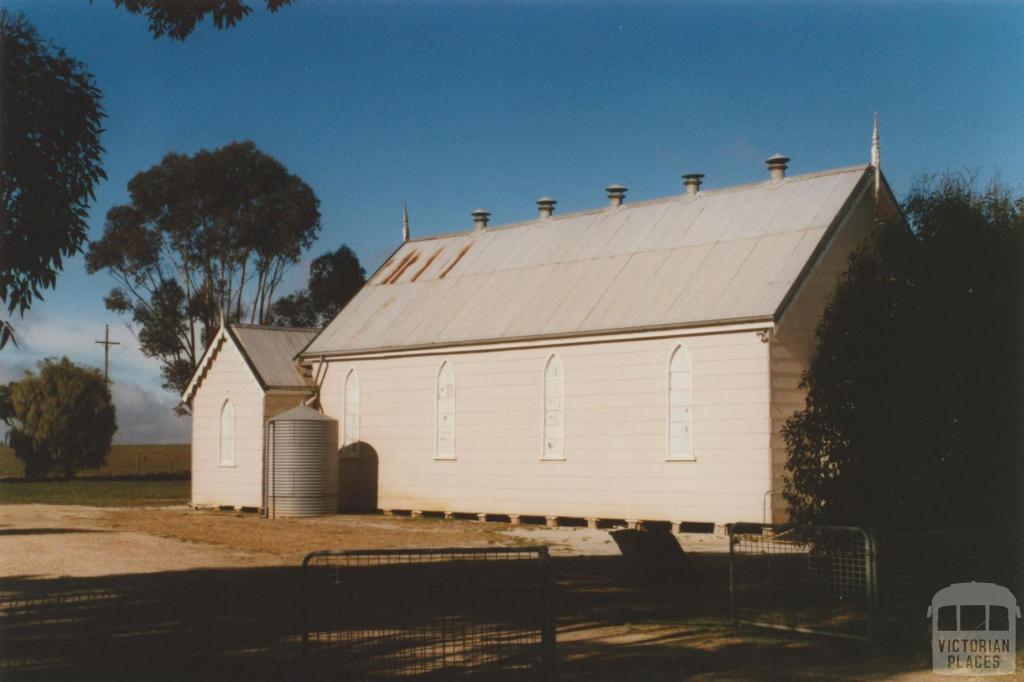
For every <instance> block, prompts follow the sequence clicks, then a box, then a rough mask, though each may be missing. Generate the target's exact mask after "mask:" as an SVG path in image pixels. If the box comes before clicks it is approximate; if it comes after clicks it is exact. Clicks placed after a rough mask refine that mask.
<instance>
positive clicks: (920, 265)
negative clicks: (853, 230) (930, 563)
mask: <svg viewBox="0 0 1024 682" xmlns="http://www.w3.org/2000/svg"><path fill="white" fill-rule="evenodd" d="M903 210H904V213H905V216H906V220H907V222H906V223H903V222H889V223H883V224H878V225H876V227H875V229H874V231H873V233H872V234H871V235H870V236H869V238H868V239H867V240H866V242H865V243H864V244H863V245H862V246H861V247H860V248H859V249H858V250H857V251H856V252H855V253H853V254H852V255H851V257H850V259H849V264H848V270H847V272H846V274H845V275H844V276H843V278H842V279H841V281H840V283H839V285H838V287H837V289H836V290H835V293H834V294H833V297H832V299H831V302H830V303H829V305H828V307H827V309H826V311H825V315H824V319H823V320H822V322H821V324H820V326H819V327H818V330H817V342H818V349H817V354H816V356H815V359H814V360H813V362H812V364H811V366H810V369H809V371H808V372H807V373H806V374H805V376H804V379H803V386H804V388H806V389H807V391H808V395H807V404H806V409H804V410H803V411H801V412H798V413H796V414H795V415H793V416H792V417H791V418H790V419H789V420H788V421H787V423H786V425H785V427H784V429H783V435H784V437H785V439H786V443H787V446H788V448H789V462H788V464H787V481H786V490H785V496H786V499H787V501H788V502H789V504H790V509H791V513H792V514H793V515H794V517H795V519H796V520H797V521H799V522H805V523H829V524H851V525H860V526H876V527H889V528H892V527H905V528H925V527H952V526H957V525H978V524H987V523H998V522H1006V521H1008V520H1009V519H1010V518H1012V514H1013V512H1014V509H1015V496H1016V495H1017V492H1018V491H1017V490H1016V480H1015V473H1016V468H1017V459H1016V458H1017V439H1016V436H1017V434H1016V428H1017V426H1016V425H1017V422H1018V420H1019V419H1020V413H1019V411H1018V409H1019V403H1018V400H1017V391H1016V389H1017V386H1016V380H1017V376H1018V373H1019V368H1020V365H1019V358H1018V355H1017V352H1018V342H1019V338H1018V336H1017V320H1018V315H1019V308H1018V304H1019V300H1018V295H1019V282H1020V280H1019V277H1020V267H1021V261H1020V252H1019V250H1018V248H1019V247H1018V244H1019V243H1020V241H1019V240H1021V239H1022V237H1024V199H1022V198H1021V197H1014V196H1013V195H1012V194H1011V193H1010V192H1009V191H1008V190H1006V189H1005V188H1004V187H1002V186H1000V185H998V184H997V183H993V184H992V185H990V186H989V187H988V188H987V189H985V190H979V189H977V187H976V185H975V184H974V183H973V181H971V180H970V179H969V178H964V177H961V176H953V175H945V176H943V177H941V178H926V179H924V180H922V181H920V182H918V183H917V184H916V185H915V187H914V188H913V189H912V190H911V192H910V194H909V196H908V198H907V199H906V201H905V202H904V205H903ZM908 226H909V229H908Z"/></svg>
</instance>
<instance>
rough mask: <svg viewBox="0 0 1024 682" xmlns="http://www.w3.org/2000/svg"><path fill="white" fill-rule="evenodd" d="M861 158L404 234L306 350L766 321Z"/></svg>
mask: <svg viewBox="0 0 1024 682" xmlns="http://www.w3.org/2000/svg"><path fill="white" fill-rule="evenodd" d="M870 170H872V169H871V167H870V166H852V167H849V168H841V169H838V170H832V171H826V172H821V173H812V174H809V175H800V176H791V177H788V178H785V179H783V180H778V181H772V180H768V181H765V182H758V183H754V184H750V185H742V186H738V187H731V188H724V189H719V190H709V191H702V192H699V193H698V194H696V195H685V194H684V195H680V196H673V197H669V198H666V199H659V200H654V201H645V202H638V203H631V204H630V203H627V204H625V205H623V206H620V207H608V208H602V209H599V210H593V211H586V212H582V213H576V214H571V215H565V216H560V217H559V216H556V217H553V218H547V219H536V220H530V221H527V222H522V223H517V224H513V225H508V226H502V227H494V228H486V229H482V230H471V231H468V232H460V233H455V234H449V235H442V236H438V237H431V238H427V239H420V240H414V241H410V242H407V243H405V244H403V245H402V246H401V247H400V248H399V249H398V250H397V251H396V252H395V253H394V254H393V255H392V257H391V258H390V259H389V260H388V261H387V262H386V263H385V264H384V265H383V266H381V268H380V269H379V270H378V271H377V272H376V273H375V274H374V276H373V277H372V278H371V279H370V280H369V281H368V282H367V284H366V286H364V287H363V289H362V290H361V291H360V292H359V294H357V295H356V297H355V298H354V299H353V300H352V301H351V302H349V304H348V305H347V306H345V308H344V309H343V310H342V311H341V313H339V314H338V316H337V317H336V318H335V319H334V320H333V321H332V322H331V323H330V324H329V325H328V326H327V327H326V328H325V329H324V331H323V332H322V333H321V334H320V335H319V336H317V337H316V339H315V340H314V341H313V343H311V344H310V345H309V347H308V348H306V349H305V351H303V353H302V354H303V355H304V356H315V355H320V354H333V353H338V354H342V353H346V352H367V351H374V350H391V349H403V348H417V347H431V346H443V345H451V344H457V343H466V342H485V341H506V340H513V339H516V340H518V339H529V338H543V337H557V336H562V335H576V334H590V333H594V334H598V333H610V332H620V331H630V330H636V329H650V328H666V327H674V326H687V325H693V324H717V323H726V322H733V321H752V320H772V319H775V318H776V317H777V316H778V315H779V314H781V311H782V309H783V308H784V307H785V304H786V302H787V301H788V299H789V298H790V296H791V292H792V291H794V290H795V288H796V287H797V286H798V285H799V283H800V280H801V278H802V277H803V276H804V274H805V273H806V271H807V270H808V269H809V267H810V265H811V264H812V263H813V262H814V259H815V258H816V256H817V254H818V253H819V252H820V250H821V249H822V248H823V245H824V243H825V241H826V237H827V234H828V233H829V231H830V228H833V227H834V226H836V225H838V223H839V222H840V221H841V219H842V217H843V216H845V215H846V214H847V213H848V211H849V210H850V208H851V207H852V204H853V202H854V200H855V199H856V197H857V196H859V195H860V192H861V191H862V190H866V188H867V186H868V185H869V184H870V183H869V182H868V179H869V178H870V177H871V174H870V173H869V171H870Z"/></svg>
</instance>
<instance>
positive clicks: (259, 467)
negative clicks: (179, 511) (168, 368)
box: [192, 340, 263, 507]
mask: <svg viewBox="0 0 1024 682" xmlns="http://www.w3.org/2000/svg"><path fill="white" fill-rule="evenodd" d="M227 399H230V400H231V403H232V405H233V406H234V411H235V433H234V441H235V458H234V459H235V461H234V464H233V465H231V466H224V465H221V464H219V459H218V455H219V451H220V414H221V406H222V405H223V404H224V401H225V400H227ZM262 476H263V391H262V390H261V389H260V386H259V384H258V383H257V382H256V378H255V377H254V376H253V375H252V371H251V370H250V369H249V367H248V366H247V365H246V364H245V360H244V359H243V358H242V356H241V355H240V354H239V352H238V349H237V348H235V346H234V344H233V343H232V342H231V341H230V340H224V341H223V342H222V343H221V345H220V348H218V349H217V351H216V355H215V356H214V357H213V361H212V362H211V363H210V367H209V370H208V371H207V374H206V376H205V377H203V379H202V383H201V384H200V386H199V388H198V389H197V390H196V395H195V398H194V399H193V401H192V504H193V505H196V506H233V507H260V506H262V501H261V497H262Z"/></svg>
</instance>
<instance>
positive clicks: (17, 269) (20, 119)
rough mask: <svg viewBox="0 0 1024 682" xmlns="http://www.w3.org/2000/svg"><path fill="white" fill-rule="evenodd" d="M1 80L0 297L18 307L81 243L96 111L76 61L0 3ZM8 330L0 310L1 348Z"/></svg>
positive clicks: (94, 167) (95, 149) (92, 87)
mask: <svg viewBox="0 0 1024 682" xmlns="http://www.w3.org/2000/svg"><path fill="white" fill-rule="evenodd" d="M0 83H2V86H0V87H2V90H0V206H2V208H0V301H2V302H3V303H4V304H5V305H6V307H7V313H8V314H14V313H15V312H17V313H18V314H24V313H25V311H27V310H28V309H29V308H30V307H31V305H32V302H33V301H34V300H35V299H38V298H42V291H43V290H44V289H52V288H53V287H54V286H56V283H57V274H58V273H59V272H60V271H61V270H62V269H63V267H64V261H65V259H67V258H69V257H71V256H73V255H75V254H76V253H79V252H80V251H81V250H82V244H83V243H84V242H85V239H86V233H87V230H88V226H87V225H86V217H87V216H88V208H89V203H90V201H92V200H93V199H94V195H93V191H94V189H95V187H96V184H97V183H98V182H99V181H100V180H102V179H104V178H106V174H105V173H104V172H103V168H102V167H101V166H100V159H101V157H102V155H103V147H101V146H100V133H102V132H103V129H102V127H101V124H102V121H103V118H104V114H103V109H102V108H101V106H100V98H101V95H100V91H99V89H97V87H96V84H95V81H94V79H93V77H92V75H90V74H89V73H88V71H86V68H85V66H84V65H83V64H82V63H81V62H79V61H77V60H75V59H73V58H72V57H70V56H68V55H67V54H65V52H64V50H62V49H61V48H59V47H56V46H54V45H53V44H52V43H50V42H48V41H44V40H43V39H42V38H40V37H39V34H38V32H37V31H36V29H35V28H34V27H33V26H32V25H31V24H30V23H29V22H28V20H26V19H25V17H24V16H23V15H21V14H11V13H9V12H8V11H7V10H4V9H0ZM12 334H13V328H12V327H11V325H10V322H9V321H7V320H4V319H2V318H0V348H3V346H4V345H6V344H7V342H8V341H9V340H11V338H12Z"/></svg>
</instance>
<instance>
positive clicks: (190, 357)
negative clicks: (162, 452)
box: [86, 142, 320, 392]
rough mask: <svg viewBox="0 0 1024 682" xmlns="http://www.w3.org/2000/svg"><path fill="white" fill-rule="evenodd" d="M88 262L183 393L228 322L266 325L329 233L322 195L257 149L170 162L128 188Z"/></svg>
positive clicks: (241, 145)
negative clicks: (299, 266) (105, 276)
mask: <svg viewBox="0 0 1024 682" xmlns="http://www.w3.org/2000/svg"><path fill="white" fill-rule="evenodd" d="M128 192H129V195H130V198H131V201H130V202H129V203H128V204H124V205H120V206H114V207H113V208H111V209H110V211H109V212H108V213H107V220H106V224H105V226H104V230H103V236H102V237H101V238H100V239H99V240H97V241H95V242H93V243H92V244H91V245H90V247H89V251H88V253H87V254H86V268H87V269H88V271H89V272H90V273H95V272H99V271H101V270H105V271H106V272H108V273H110V274H111V275H112V276H113V277H114V279H115V280H116V281H117V283H118V284H117V286H115V287H114V288H113V289H112V290H111V291H110V293H109V294H108V295H107V297H106V299H105V303H106V306H107V308H108V309H110V310H112V311H115V312H117V313H121V314H124V315H126V316H129V317H130V318H131V319H132V320H133V321H134V322H135V323H136V325H137V326H138V328H139V332H138V338H139V343H140V347H141V349H142V351H143V353H145V354H146V355H149V356H151V357H155V358H159V359H160V360H161V361H162V373H163V378H164V387H165V388H168V389H171V390H174V391H179V392H180V391H181V390H183V389H184V387H185V385H186V384H187V382H188V379H189V377H190V376H191V374H192V372H193V371H194V370H195V367H196V364H197V363H198V361H199V359H200V357H201V356H202V353H203V351H204V349H205V348H206V345H207V344H208V343H209V341H210V339H211V337H212V336H213V334H214V332H215V331H216V329H217V327H218V326H219V319H220V317H221V316H222V315H223V316H224V317H225V318H226V319H228V320H232V321H241V322H251V323H256V324H260V323H263V321H264V318H265V317H266V315H267V311H268V309H269V308H270V305H271V303H272V302H273V300H274V295H275V293H276V291H277V289H278V287H279V286H280V284H281V281H282V279H283V277H284V275H285V273H286V272H287V270H288V268H289V267H290V266H292V265H293V264H295V263H296V262H298V260H299V258H300V257H301V255H302V253H303V251H305V250H306V249H308V248H309V247H310V246H311V245H312V243H313V241H314V240H315V238H316V235H317V233H318V232H319V230H320V211H319V203H320V202H319V200H318V199H317V197H316V195H315V194H314V193H313V190H312V189H311V188H310V187H309V186H308V185H307V184H306V183H305V182H303V181H302V179H301V178H299V177H298V176H296V175H293V174H291V173H289V172H288V169H287V168H285V166H284V165H283V164H282V163H281V162H280V161H278V160H277V159H275V158H273V157H271V156H269V155H267V154H265V153H263V152H261V151H260V150H259V149H257V148H256V145H255V144H253V143H252V142H234V143H231V144H228V145H226V146H224V147H221V148H220V149H216V150H213V151H206V150H202V151H199V152H197V153H196V154H194V155H191V156H188V155H184V154H176V153H171V154H168V155H167V156H165V157H164V159H163V160H162V161H161V162H160V163H159V164H158V165H156V166H154V167H152V168H150V169H149V170H146V171H142V172H141V173H138V174H137V175H136V176H135V177H133V178H132V179H131V181H129V183H128Z"/></svg>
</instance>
